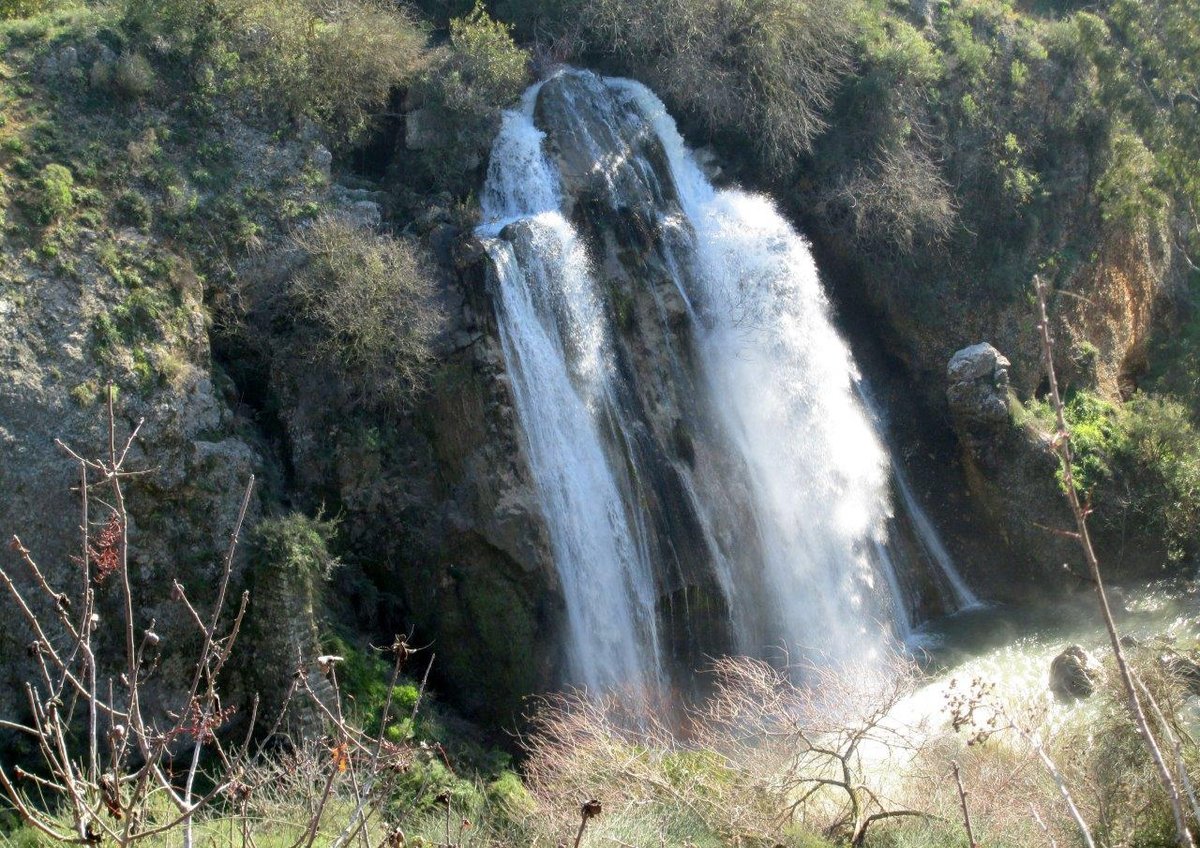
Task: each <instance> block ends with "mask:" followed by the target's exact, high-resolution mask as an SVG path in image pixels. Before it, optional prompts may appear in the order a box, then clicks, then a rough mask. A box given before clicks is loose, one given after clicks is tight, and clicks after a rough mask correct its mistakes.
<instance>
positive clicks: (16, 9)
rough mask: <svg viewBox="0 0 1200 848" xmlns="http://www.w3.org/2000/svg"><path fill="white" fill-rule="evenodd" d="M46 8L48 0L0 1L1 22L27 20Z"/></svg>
mask: <svg viewBox="0 0 1200 848" xmlns="http://www.w3.org/2000/svg"><path fill="white" fill-rule="evenodd" d="M44 8H46V0H0V21H2V20H9V19H12V18H27V17H29V16H30V15H36V14H37V13H38V12H40V11H42V9H44Z"/></svg>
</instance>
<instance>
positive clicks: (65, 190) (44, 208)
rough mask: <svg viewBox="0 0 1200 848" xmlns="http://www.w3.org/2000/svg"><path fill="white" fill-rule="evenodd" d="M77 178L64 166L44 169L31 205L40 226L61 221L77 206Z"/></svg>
mask: <svg viewBox="0 0 1200 848" xmlns="http://www.w3.org/2000/svg"><path fill="white" fill-rule="evenodd" d="M74 188H75V178H74V177H73V176H72V175H71V172H70V171H69V170H68V169H67V168H66V167H65V166H63V165H58V164H50V165H47V166H46V167H45V168H43V169H42V171H41V174H40V175H39V177H38V181H37V186H36V188H35V190H34V193H33V197H32V199H31V203H30V213H31V215H32V216H33V218H34V220H35V221H36V222H37V223H39V224H50V223H53V222H55V221H58V220H61V219H62V218H63V217H65V216H66V215H67V214H68V213H70V211H71V209H73V208H74V206H75V191H74Z"/></svg>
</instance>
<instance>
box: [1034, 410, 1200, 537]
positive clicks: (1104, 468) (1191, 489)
mask: <svg viewBox="0 0 1200 848" xmlns="http://www.w3.org/2000/svg"><path fill="white" fill-rule="evenodd" d="M1034 415H1035V417H1036V418H1037V419H1038V421H1039V423H1040V426H1041V427H1042V428H1043V429H1044V430H1047V431H1052V430H1053V428H1054V422H1053V416H1052V413H1051V411H1050V408H1049V406H1048V405H1047V404H1046V403H1045V402H1040V403H1037V404H1035V408H1034ZM1065 415H1066V419H1067V426H1068V427H1069V428H1070V430H1071V446H1072V449H1073V452H1074V455H1073V459H1074V463H1073V466H1072V474H1073V476H1074V477H1075V481H1076V486H1077V487H1078V489H1079V490H1080V492H1081V493H1083V494H1084V496H1085V497H1086V498H1087V499H1088V500H1090V502H1091V503H1092V505H1093V507H1094V509H1095V514H1094V515H1095V520H1096V521H1097V522H1099V523H1100V525H1101V526H1108V527H1121V526H1125V525H1135V526H1140V527H1143V528H1148V529H1150V530H1152V531H1154V532H1157V533H1158V534H1159V535H1161V538H1162V539H1163V542H1164V544H1165V547H1166V552H1167V555H1168V556H1169V557H1170V558H1172V559H1180V558H1183V557H1185V556H1190V555H1193V554H1195V553H1196V550H1197V549H1196V535H1197V532H1200V431H1198V430H1197V429H1196V427H1195V425H1194V424H1193V422H1192V418H1191V414H1190V412H1189V411H1188V409H1187V407H1186V406H1184V405H1183V404H1182V403H1179V402H1178V401H1175V400H1173V399H1171V398H1169V397H1162V396H1157V395H1147V394H1140V393H1139V394H1137V395H1135V396H1134V397H1133V398H1132V399H1131V400H1129V401H1127V402H1126V403H1124V404H1122V405H1120V406H1118V405H1116V404H1114V403H1111V402H1109V401H1106V400H1104V399H1103V398H1100V397H1099V396H1097V395H1095V394H1093V393H1091V392H1087V391H1081V392H1076V393H1075V394H1074V395H1072V397H1071V398H1070V399H1069V400H1068V401H1067V404H1066V409H1065ZM1059 479H1060V483H1061V480H1062V478H1061V475H1060V478H1059Z"/></svg>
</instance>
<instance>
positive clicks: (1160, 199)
mask: <svg viewBox="0 0 1200 848" xmlns="http://www.w3.org/2000/svg"><path fill="white" fill-rule="evenodd" d="M1158 176H1159V175H1158V167H1157V163H1156V162H1155V158H1154V155H1153V154H1152V153H1151V152H1150V151H1149V150H1148V149H1147V148H1146V145H1145V143H1144V142H1143V141H1142V139H1141V138H1139V137H1138V136H1137V135H1136V134H1135V133H1134V132H1132V131H1131V130H1130V129H1129V128H1128V127H1122V128H1121V129H1120V130H1118V131H1117V132H1116V134H1115V135H1114V136H1113V138H1112V141H1111V151H1110V154H1109V163H1108V167H1107V168H1105V170H1104V174H1103V175H1102V176H1101V177H1100V181H1099V183H1098V184H1097V186H1096V192H1097V194H1098V196H1099V198H1100V213H1101V215H1103V216H1104V219H1105V220H1106V221H1111V222H1113V223H1117V224H1120V225H1123V226H1124V227H1125V228H1134V227H1136V226H1137V225H1138V224H1140V223H1142V222H1159V221H1162V220H1163V217H1164V215H1165V214H1166V212H1167V209H1168V207H1169V202H1170V201H1169V198H1168V196H1167V195H1166V194H1165V193H1164V192H1163V191H1162V190H1161V189H1160V188H1159V187H1158V186H1157V185H1156V184H1155V183H1156V181H1157V179H1158Z"/></svg>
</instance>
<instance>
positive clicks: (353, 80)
mask: <svg viewBox="0 0 1200 848" xmlns="http://www.w3.org/2000/svg"><path fill="white" fill-rule="evenodd" d="M124 21H125V26H126V28H127V29H128V30H129V31H130V32H132V33H134V34H135V35H137V36H139V37H141V38H143V39H146V40H148V39H150V38H151V37H157V38H160V39H165V40H166V41H167V42H168V43H170V44H172V45H173V46H174V47H175V48H176V49H177V51H179V52H181V53H183V54H184V55H185V56H186V57H188V58H189V59H190V61H191V63H192V64H195V65H198V66H199V67H202V68H204V69H205V70H206V72H207V73H208V74H211V75H213V76H214V79H211V80H208V79H199V78H198V79H199V81H201V82H203V83H204V86H205V87H211V86H216V88H217V90H226V91H228V92H229V93H231V94H234V95H241V96H244V97H246V98H247V99H248V100H249V101H250V102H252V103H253V104H255V105H256V106H257V108H258V109H260V110H262V111H267V112H270V111H273V110H282V111H283V112H284V113H285V115H286V117H291V118H298V117H300V116H305V117H308V118H310V119H312V120H313V121H315V122H316V123H318V124H319V125H320V126H321V127H322V128H323V129H324V130H325V131H326V132H327V133H328V134H329V135H330V137H331V138H333V139H334V140H335V141H337V142H339V143H351V142H355V141H358V140H360V139H361V138H362V137H363V135H364V134H365V133H366V132H367V131H368V130H369V129H370V126H371V121H372V118H373V117H374V116H375V115H376V114H378V113H379V112H381V111H383V110H384V108H385V107H386V106H387V103H388V99H389V98H390V96H391V94H392V92H393V91H394V90H396V89H397V88H398V87H400V86H402V85H404V84H406V83H407V82H408V81H409V80H410V79H411V78H412V76H413V75H414V74H415V73H416V71H417V70H418V69H419V68H420V66H421V63H422V61H423V59H424V57H425V43H426V40H427V35H426V33H425V32H424V30H423V29H422V28H421V27H420V26H418V25H417V23H416V22H415V21H414V20H413V18H411V17H410V16H409V15H408V14H407V13H405V12H404V11H403V10H402V8H401V7H400V6H398V5H397V4H395V3H387V2H384V0H337V2H333V3H323V2H320V0H207V2H204V3H196V2H194V0H161V2H159V1H158V0H127V2H126V6H125V13H124ZM199 59H203V62H198V61H197V60H199Z"/></svg>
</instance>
